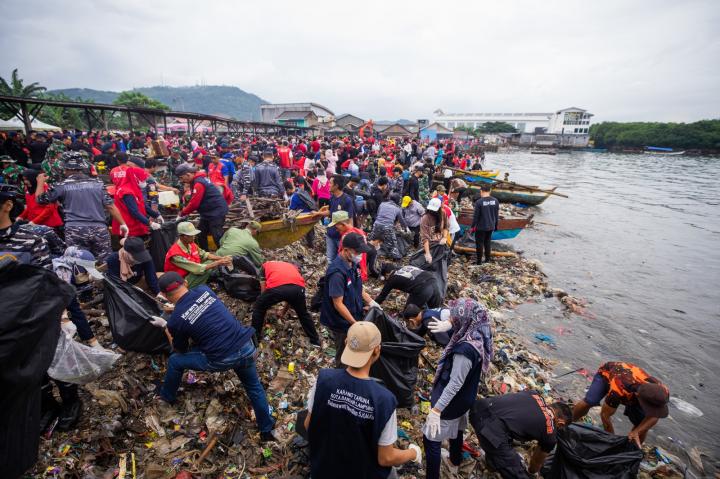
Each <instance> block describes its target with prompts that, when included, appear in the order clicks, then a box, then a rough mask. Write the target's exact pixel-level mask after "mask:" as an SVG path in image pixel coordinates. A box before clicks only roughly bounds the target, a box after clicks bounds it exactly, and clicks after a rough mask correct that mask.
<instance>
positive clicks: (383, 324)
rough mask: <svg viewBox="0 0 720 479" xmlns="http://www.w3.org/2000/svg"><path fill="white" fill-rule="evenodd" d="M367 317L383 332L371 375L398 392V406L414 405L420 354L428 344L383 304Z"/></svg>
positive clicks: (394, 391) (396, 396)
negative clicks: (386, 311) (387, 312)
mask: <svg viewBox="0 0 720 479" xmlns="http://www.w3.org/2000/svg"><path fill="white" fill-rule="evenodd" d="M365 321H370V322H371V323H374V324H375V326H377V327H378V329H379V330H380V335H381V336H382V342H381V344H382V349H381V352H380V359H378V360H377V361H376V362H375V364H373V365H372V368H371V369H370V375H371V376H372V377H374V378H378V379H381V380H382V381H383V383H385V386H386V387H387V388H388V389H389V390H390V392H392V393H393V394H394V395H395V398H396V399H397V401H398V407H404V408H409V407H412V405H413V404H414V403H415V401H414V399H413V392H414V390H415V383H416V382H417V378H418V357H419V356H420V351H422V349H423V348H424V347H425V340H424V339H423V338H421V337H420V336H418V335H417V334H415V333H413V332H412V331H410V330H408V329H407V328H406V327H405V326H403V325H402V324H401V323H400V322H399V321H398V320H396V319H395V318H393V317H391V316H388V315H387V314H386V313H385V311H383V310H382V309H380V308H371V309H370V311H368V313H367V315H366V316H365Z"/></svg>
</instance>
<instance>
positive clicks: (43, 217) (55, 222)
mask: <svg viewBox="0 0 720 479" xmlns="http://www.w3.org/2000/svg"><path fill="white" fill-rule="evenodd" d="M39 174H40V172H39V171H38V170H30V169H26V170H23V172H22V179H23V184H24V185H25V210H24V211H23V212H22V213H20V216H18V218H22V219H24V220H26V221H28V222H30V223H33V224H36V225H44V226H49V227H50V228H55V231H56V232H57V233H58V234H61V232H62V231H61V230H62V225H63V221H62V218H61V217H60V213H59V212H58V204H57V202H54V203H48V204H46V205H41V204H38V202H37V201H36V198H35V193H36V192H35V190H36V189H37V177H38V175H39ZM49 188H50V187H49V185H47V184H46V185H45V191H47V190H48V189H49Z"/></svg>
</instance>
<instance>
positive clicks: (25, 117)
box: [20, 102, 32, 137]
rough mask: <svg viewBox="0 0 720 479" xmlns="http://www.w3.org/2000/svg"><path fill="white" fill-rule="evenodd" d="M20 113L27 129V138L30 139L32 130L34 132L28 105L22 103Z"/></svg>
mask: <svg viewBox="0 0 720 479" xmlns="http://www.w3.org/2000/svg"><path fill="white" fill-rule="evenodd" d="M20 112H21V113H22V121H23V126H24V127H25V136H26V137H28V136H30V130H32V122H31V121H30V114H29V113H28V107H27V103H25V102H21V103H20Z"/></svg>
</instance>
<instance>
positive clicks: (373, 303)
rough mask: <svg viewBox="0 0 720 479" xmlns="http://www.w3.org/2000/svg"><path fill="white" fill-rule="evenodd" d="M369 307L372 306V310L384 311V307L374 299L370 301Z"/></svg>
mask: <svg viewBox="0 0 720 479" xmlns="http://www.w3.org/2000/svg"><path fill="white" fill-rule="evenodd" d="M368 306H370V307H371V308H380V309H382V306H380V305H379V304H378V302H377V301H375V300H374V299H373V300H372V301H370V303H369V304H368Z"/></svg>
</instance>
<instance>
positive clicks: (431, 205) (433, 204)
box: [427, 198, 442, 211]
mask: <svg viewBox="0 0 720 479" xmlns="http://www.w3.org/2000/svg"><path fill="white" fill-rule="evenodd" d="M441 206H442V203H441V202H440V198H433V199H431V200H430V201H429V202H428V205H427V209H428V210H430V211H437V210H439V209H440V207H441Z"/></svg>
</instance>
